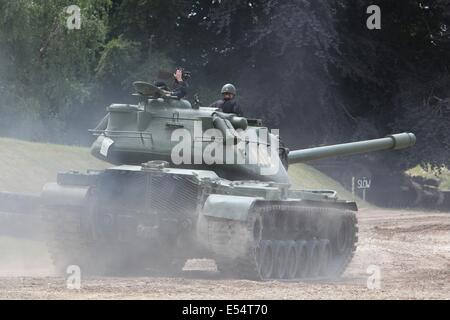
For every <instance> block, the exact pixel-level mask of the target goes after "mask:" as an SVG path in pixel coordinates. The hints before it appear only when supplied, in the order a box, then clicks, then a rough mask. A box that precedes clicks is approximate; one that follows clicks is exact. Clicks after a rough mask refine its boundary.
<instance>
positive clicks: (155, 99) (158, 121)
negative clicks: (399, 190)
mask: <svg viewBox="0 0 450 320" xmlns="http://www.w3.org/2000/svg"><path fill="white" fill-rule="evenodd" d="M134 86H135V89H136V92H137V93H136V94H135V95H137V96H138V97H140V100H141V101H140V103H139V104H138V105H122V104H114V105H112V106H110V107H109V108H108V109H107V111H108V115H107V116H106V117H105V118H104V119H103V120H102V121H101V122H100V124H99V125H98V126H97V128H96V129H95V130H92V132H93V133H94V135H97V136H98V138H97V140H96V141H95V143H94V144H93V146H92V154H93V155H94V156H95V157H97V158H99V159H101V160H105V161H108V162H110V163H113V164H117V165H119V164H127V165H139V164H142V163H145V162H148V161H167V162H169V163H170V164H171V165H173V166H177V167H180V168H191V169H200V170H213V171H215V172H216V173H217V174H218V175H219V176H220V177H222V178H226V179H229V180H262V181H275V182H281V183H289V177H288V174H287V172H286V169H287V167H288V163H291V164H292V163H298V162H306V161H312V160H317V159H322V158H328V157H335V156H340V155H350V154H356V153H361V152H373V151H378V150H386V149H402V148H407V147H410V146H412V145H414V143H415V136H414V134H412V133H402V134H396V135H391V136H388V137H386V138H383V139H376V140H370V141H360V142H354V143H347V144H339V145H334V146H323V147H316V148H311V149H305V150H295V151H291V152H288V150H287V149H285V148H282V147H280V141H279V138H278V136H277V135H274V134H273V133H272V132H271V131H270V130H268V129H267V128H265V127H264V126H263V125H262V123H261V121H259V120H252V119H245V118H241V117H237V116H235V115H233V114H224V113H221V112H220V110H218V109H213V108H200V107H199V108H193V107H192V105H191V104H190V103H189V102H188V101H186V100H183V99H181V100H180V99H177V98H176V97H171V96H170V95H169V94H168V93H167V92H165V91H163V90H161V89H160V88H157V87H155V86H153V85H151V84H148V83H145V82H136V83H135V84H134Z"/></svg>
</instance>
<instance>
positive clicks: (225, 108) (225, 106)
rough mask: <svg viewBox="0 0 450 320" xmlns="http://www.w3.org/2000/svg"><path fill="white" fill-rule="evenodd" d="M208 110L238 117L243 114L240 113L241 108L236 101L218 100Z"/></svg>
mask: <svg viewBox="0 0 450 320" xmlns="http://www.w3.org/2000/svg"><path fill="white" fill-rule="evenodd" d="M210 108H217V109H220V110H222V112H223V113H234V114H236V115H237V116H238V117H243V116H244V113H243V112H242V109H241V106H240V105H239V103H238V102H237V101H236V100H227V101H225V100H219V101H216V102H214V103H213V104H212V105H211V106H210Z"/></svg>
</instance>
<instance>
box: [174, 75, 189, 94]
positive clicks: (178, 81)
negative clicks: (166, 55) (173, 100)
mask: <svg viewBox="0 0 450 320" xmlns="http://www.w3.org/2000/svg"><path fill="white" fill-rule="evenodd" d="M174 77H175V83H174V85H173V89H172V93H171V94H172V96H174V97H177V98H178V99H183V98H184V97H186V96H187V87H188V85H187V83H186V81H185V80H184V79H183V70H182V69H177V71H176V72H175V74H174Z"/></svg>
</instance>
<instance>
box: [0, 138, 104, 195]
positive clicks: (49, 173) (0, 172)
mask: <svg viewBox="0 0 450 320" xmlns="http://www.w3.org/2000/svg"><path fill="white" fill-rule="evenodd" d="M107 166H108V164H106V163H104V162H102V161H100V160H97V159H95V158H94V157H92V156H91V155H90V154H89V150H88V149H86V148H79V147H68V146H60V145H51V144H41V143H31V142H24V141H19V140H13V139H3V138H1V139H0V190H1V191H10V192H40V191H41V190H42V187H43V185H44V184H45V183H47V182H51V181H55V179H56V175H57V173H58V172H61V171H68V170H76V171H85V170H86V169H104V168H106V167H107Z"/></svg>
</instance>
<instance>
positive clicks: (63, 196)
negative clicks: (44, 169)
mask: <svg viewBox="0 0 450 320" xmlns="http://www.w3.org/2000/svg"><path fill="white" fill-rule="evenodd" d="M88 191H89V187H87V186H86V187H83V186H61V185H59V184H57V183H48V184H46V185H45V186H44V190H43V192H42V202H43V204H44V205H47V206H71V207H81V206H84V205H86V196H87V194H88Z"/></svg>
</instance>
